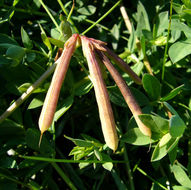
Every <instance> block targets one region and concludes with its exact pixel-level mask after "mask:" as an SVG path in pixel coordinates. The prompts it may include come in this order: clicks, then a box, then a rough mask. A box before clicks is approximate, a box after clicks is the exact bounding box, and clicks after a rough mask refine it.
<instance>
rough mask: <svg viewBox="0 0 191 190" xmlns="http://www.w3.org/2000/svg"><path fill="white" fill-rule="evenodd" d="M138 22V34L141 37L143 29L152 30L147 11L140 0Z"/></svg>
mask: <svg viewBox="0 0 191 190" xmlns="http://www.w3.org/2000/svg"><path fill="white" fill-rule="evenodd" d="M137 22H138V24H137V29H136V34H137V36H138V37H141V35H142V30H143V29H145V30H148V31H150V30H151V29H150V24H149V19H148V15H147V12H146V10H145V8H144V6H143V4H142V3H141V2H140V1H139V2H138V6H137Z"/></svg>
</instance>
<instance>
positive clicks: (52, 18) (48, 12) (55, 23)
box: [39, 0, 61, 33]
mask: <svg viewBox="0 0 191 190" xmlns="http://www.w3.org/2000/svg"><path fill="white" fill-rule="evenodd" d="M39 1H40V3H41V5H42V6H43V7H44V9H45V11H46V12H47V14H48V16H49V17H50V18H51V20H52V22H53V23H54V25H55V26H56V28H57V30H58V31H59V32H60V33H61V31H60V27H59V26H58V24H57V22H56V20H55V19H54V17H53V16H52V14H51V13H50V11H49V10H48V8H47V6H46V5H45V4H44V2H43V1H42V0H39Z"/></svg>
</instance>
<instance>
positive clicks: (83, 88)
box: [74, 77, 93, 96]
mask: <svg viewBox="0 0 191 190" xmlns="http://www.w3.org/2000/svg"><path fill="white" fill-rule="evenodd" d="M92 87H93V84H92V82H91V81H90V79H89V78H88V77H85V78H83V79H82V80H80V81H79V82H77V83H75V86H74V89H75V92H74V94H75V95H76V96H82V95H84V94H87V93H88V92H89V91H90V90H91V89H92Z"/></svg>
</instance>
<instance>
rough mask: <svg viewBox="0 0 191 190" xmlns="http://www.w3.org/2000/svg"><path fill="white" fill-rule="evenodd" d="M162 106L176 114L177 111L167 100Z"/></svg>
mask: <svg viewBox="0 0 191 190" xmlns="http://www.w3.org/2000/svg"><path fill="white" fill-rule="evenodd" d="M163 104H164V106H165V107H166V108H167V109H168V110H169V111H170V112H171V113H173V114H174V115H178V113H177V112H176V111H175V109H174V108H173V107H172V106H171V105H170V104H169V103H167V102H163Z"/></svg>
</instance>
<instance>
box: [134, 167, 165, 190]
mask: <svg viewBox="0 0 191 190" xmlns="http://www.w3.org/2000/svg"><path fill="white" fill-rule="evenodd" d="M137 170H138V171H139V172H140V173H142V174H143V175H144V176H146V177H147V178H149V179H150V180H151V181H153V182H154V183H155V184H156V185H158V186H159V187H161V188H162V189H165V190H168V188H166V187H165V186H163V185H162V184H161V183H159V182H158V181H156V180H155V179H153V178H152V177H151V176H149V175H148V174H147V173H146V172H144V171H143V170H142V169H141V168H139V167H137Z"/></svg>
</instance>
